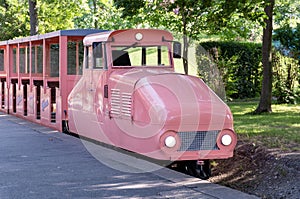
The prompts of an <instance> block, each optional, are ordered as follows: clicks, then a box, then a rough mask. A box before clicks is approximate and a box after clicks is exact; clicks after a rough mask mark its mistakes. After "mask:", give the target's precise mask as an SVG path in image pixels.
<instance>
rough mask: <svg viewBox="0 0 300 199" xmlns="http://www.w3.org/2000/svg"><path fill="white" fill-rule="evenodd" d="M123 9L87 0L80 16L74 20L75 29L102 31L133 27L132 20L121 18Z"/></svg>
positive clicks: (103, 2)
mask: <svg viewBox="0 0 300 199" xmlns="http://www.w3.org/2000/svg"><path fill="white" fill-rule="evenodd" d="M123 10H124V8H116V7H115V6H114V5H113V4H112V3H111V2H109V1H107V0H102V1H97V0H88V4H86V6H85V7H84V9H83V10H82V11H81V12H82V15H81V16H78V17H76V18H75V27H76V28H97V29H102V30H118V29H127V28H132V27H133V26H134V18H135V17H132V18H131V19H130V20H129V19H128V18H123Z"/></svg>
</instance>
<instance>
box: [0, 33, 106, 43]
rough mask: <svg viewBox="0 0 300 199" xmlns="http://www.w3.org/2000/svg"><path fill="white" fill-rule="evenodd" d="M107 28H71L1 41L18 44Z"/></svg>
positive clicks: (80, 34) (82, 34)
mask: <svg viewBox="0 0 300 199" xmlns="http://www.w3.org/2000/svg"><path fill="white" fill-rule="evenodd" d="M106 31H107V30H99V29H70V30H58V31H54V32H49V33H45V34H41V35H33V36H28V37H20V38H16V39H11V40H7V41H0V45H7V44H16V43H22V42H29V41H36V40H42V39H48V38H53V37H58V36H86V35H89V34H95V33H101V32H106Z"/></svg>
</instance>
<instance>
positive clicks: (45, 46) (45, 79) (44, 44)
mask: <svg viewBox="0 0 300 199" xmlns="http://www.w3.org/2000/svg"><path fill="white" fill-rule="evenodd" d="M47 62H48V53H47V45H46V39H43V88H44V90H43V92H44V94H46V88H47V76H48V75H47V64H48V63H47Z"/></svg>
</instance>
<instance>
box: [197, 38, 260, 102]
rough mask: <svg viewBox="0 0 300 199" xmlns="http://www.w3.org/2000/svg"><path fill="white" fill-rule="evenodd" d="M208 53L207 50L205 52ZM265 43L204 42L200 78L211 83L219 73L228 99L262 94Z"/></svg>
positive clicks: (200, 50) (200, 51) (200, 48)
mask: <svg viewBox="0 0 300 199" xmlns="http://www.w3.org/2000/svg"><path fill="white" fill-rule="evenodd" d="M203 48H204V49H205V50H204V49H203ZM261 54H262V53H261V44H256V43H239V42H222V41H218V42H216V41H210V42H203V43H200V44H199V46H198V47H197V51H196V57H197V64H198V70H199V75H200V77H202V78H203V80H204V81H206V82H210V83H211V80H210V79H214V74H212V73H216V72H215V71H216V70H217V71H219V74H220V76H221V79H222V81H223V82H224V86H225V91H226V95H227V97H230V98H234V99H238V98H240V99H244V98H253V97H257V96H258V95H259V94H260V91H261V79H262V76H261V71H262V66H261Z"/></svg>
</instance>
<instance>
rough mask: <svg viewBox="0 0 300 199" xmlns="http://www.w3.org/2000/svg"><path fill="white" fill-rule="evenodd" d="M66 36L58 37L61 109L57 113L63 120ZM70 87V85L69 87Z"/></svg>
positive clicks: (65, 87)
mask: <svg viewBox="0 0 300 199" xmlns="http://www.w3.org/2000/svg"><path fill="white" fill-rule="evenodd" d="M67 55H68V37H67V36H60V37H59V88H60V94H61V110H57V114H60V117H61V118H62V119H63V120H64V119H65V117H64V114H65V113H64V110H66V111H67V110H68V101H67V98H68V94H69V92H70V91H69V87H68V75H67V71H68V69H67V67H68V59H67ZM71 88H72V87H71Z"/></svg>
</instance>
